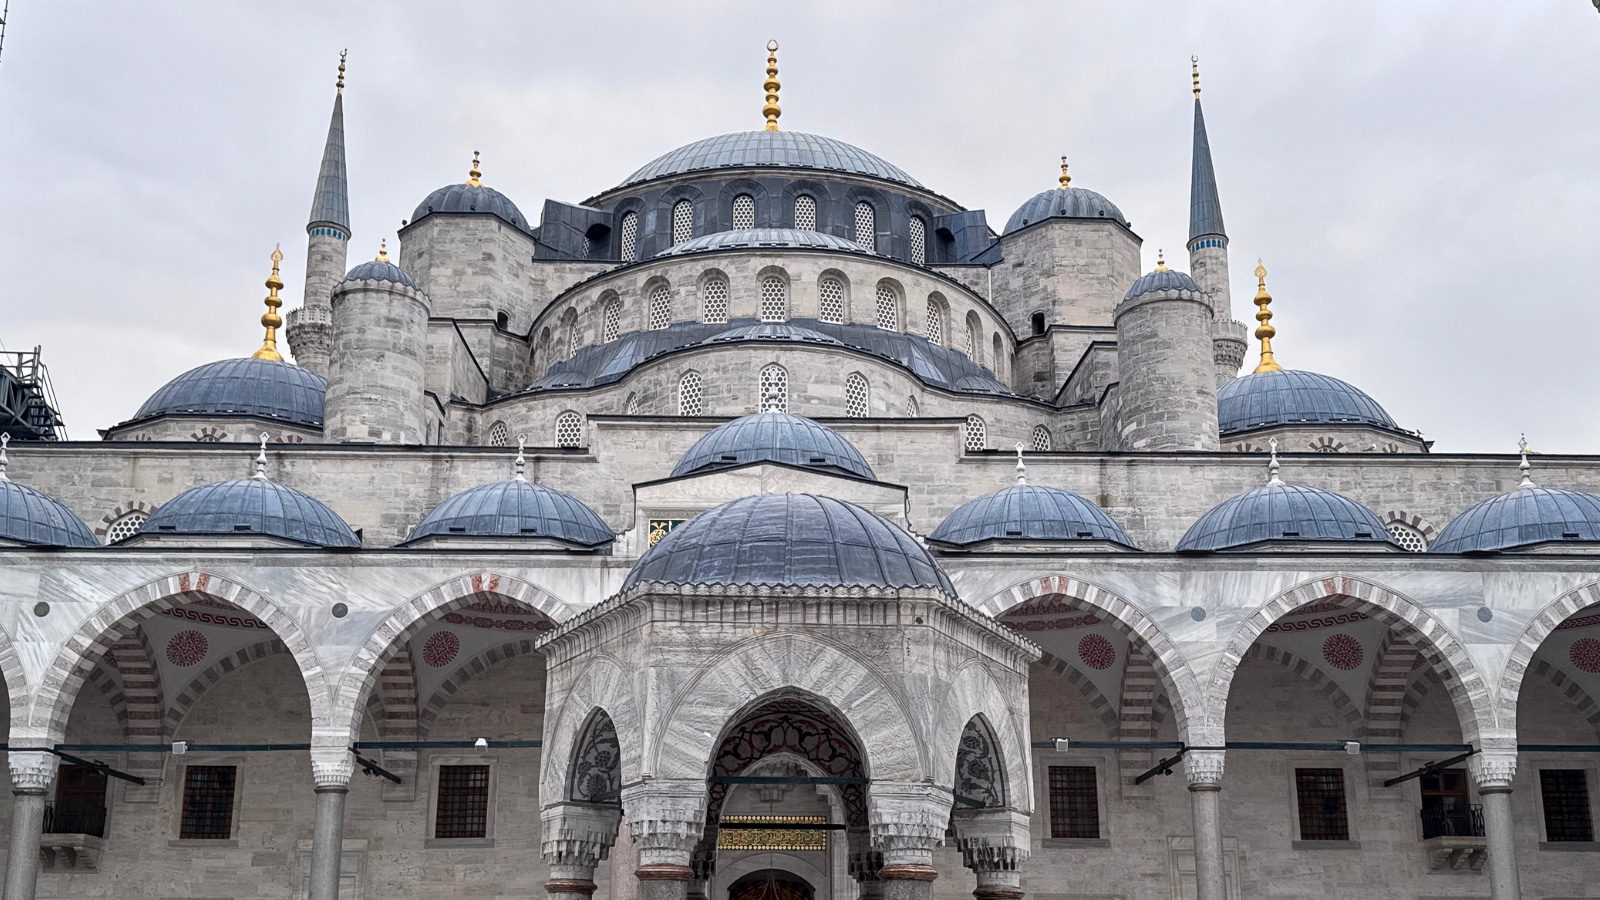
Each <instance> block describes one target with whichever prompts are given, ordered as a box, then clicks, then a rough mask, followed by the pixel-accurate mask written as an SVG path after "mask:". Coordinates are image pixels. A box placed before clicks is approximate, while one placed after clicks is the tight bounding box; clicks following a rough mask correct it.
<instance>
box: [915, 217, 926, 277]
mask: <svg viewBox="0 0 1600 900" xmlns="http://www.w3.org/2000/svg"><path fill="white" fill-rule="evenodd" d="M911 264H912V265H915V266H925V265H927V264H928V226H927V225H926V224H924V223H923V221H922V218H921V217H920V216H912V217H911Z"/></svg>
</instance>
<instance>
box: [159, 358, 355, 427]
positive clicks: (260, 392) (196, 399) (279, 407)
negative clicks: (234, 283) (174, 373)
mask: <svg viewBox="0 0 1600 900" xmlns="http://www.w3.org/2000/svg"><path fill="white" fill-rule="evenodd" d="M327 392H328V383H327V382H326V381H324V380H323V379H322V376H320V375H317V374H316V373H314V372H310V371H307V370H305V369H302V368H300V367H299V366H296V365H292V364H290V363H286V362H279V361H277V360H272V359H256V358H254V357H250V358H246V359H223V360H218V361H217V362H212V363H206V364H205V365H203V366H198V367H196V368H193V369H190V370H189V371H187V372H185V373H183V374H182V375H179V376H178V377H177V378H174V379H172V380H171V381H169V382H167V383H166V384H165V385H163V386H162V387H161V389H160V390H158V391H156V392H155V393H154V394H151V395H150V399H149V400H146V401H145V402H144V405H143V406H141V407H139V411H138V412H136V413H134V414H133V418H132V419H129V420H128V421H129V422H136V421H139V420H141V419H148V418H152V417H154V416H163V415H176V416H250V417H256V418H262V419H275V420H278V421H281V422H288V423H290V424H292V425H304V426H306V427H308V428H321V427H322V401H323V397H324V396H325V395H326V394H327Z"/></svg>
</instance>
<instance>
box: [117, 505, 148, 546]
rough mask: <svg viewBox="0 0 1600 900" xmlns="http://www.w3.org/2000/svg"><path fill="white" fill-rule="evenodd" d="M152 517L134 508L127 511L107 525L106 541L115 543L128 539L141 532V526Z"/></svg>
mask: <svg viewBox="0 0 1600 900" xmlns="http://www.w3.org/2000/svg"><path fill="white" fill-rule="evenodd" d="M148 518H150V517H149V516H148V515H146V514H145V513H142V512H140V511H138V510H134V511H133V512H130V513H125V514H123V515H122V516H120V517H119V518H117V519H115V520H113V521H112V523H111V524H110V525H107V526H106V543H108V544H115V543H116V542H117V541H121V540H126V539H128V538H131V537H133V536H134V535H136V534H138V533H139V526H141V525H143V524H144V523H145V520H146V519H148Z"/></svg>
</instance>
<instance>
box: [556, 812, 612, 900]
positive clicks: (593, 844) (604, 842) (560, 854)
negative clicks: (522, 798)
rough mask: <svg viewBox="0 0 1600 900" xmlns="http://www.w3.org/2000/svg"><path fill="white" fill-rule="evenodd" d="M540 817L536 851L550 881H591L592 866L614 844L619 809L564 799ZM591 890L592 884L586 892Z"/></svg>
mask: <svg viewBox="0 0 1600 900" xmlns="http://www.w3.org/2000/svg"><path fill="white" fill-rule="evenodd" d="M539 818H540V819H541V820H542V821H543V823H544V837H543V840H542V841H541V842H540V844H539V850H540V852H541V853H542V854H543V855H544V861H545V863H546V864H548V865H549V866H550V877H551V880H552V882H555V881H588V882H592V881H593V880H594V870H595V867H596V866H598V865H599V864H600V861H601V860H603V859H605V858H606V857H607V856H608V855H609V854H610V853H611V847H612V845H613V844H615V843H616V840H617V827H618V825H619V823H620V822H621V821H622V808H621V807H619V806H599V805H597V804H593V803H576V802H572V801H567V802H564V803H556V804H552V805H551V806H547V807H545V808H544V810H543V811H541V812H540V813H539ZM545 889H546V890H548V891H552V892H557V893H562V892H565V893H571V892H575V891H578V888H571V889H567V888H562V887H555V888H552V887H550V886H549V885H546V886H545ZM593 891H594V888H593V887H592V886H591V887H590V888H589V892H590V893H593ZM578 892H581V891H578Z"/></svg>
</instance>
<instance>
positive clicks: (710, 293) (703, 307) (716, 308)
mask: <svg viewBox="0 0 1600 900" xmlns="http://www.w3.org/2000/svg"><path fill="white" fill-rule="evenodd" d="M700 320H701V321H702V322H707V323H711V324H717V323H722V322H726V321H728V282H727V280H726V279H724V278H721V277H715V278H707V279H706V280H705V281H703V282H701V284H700Z"/></svg>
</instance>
